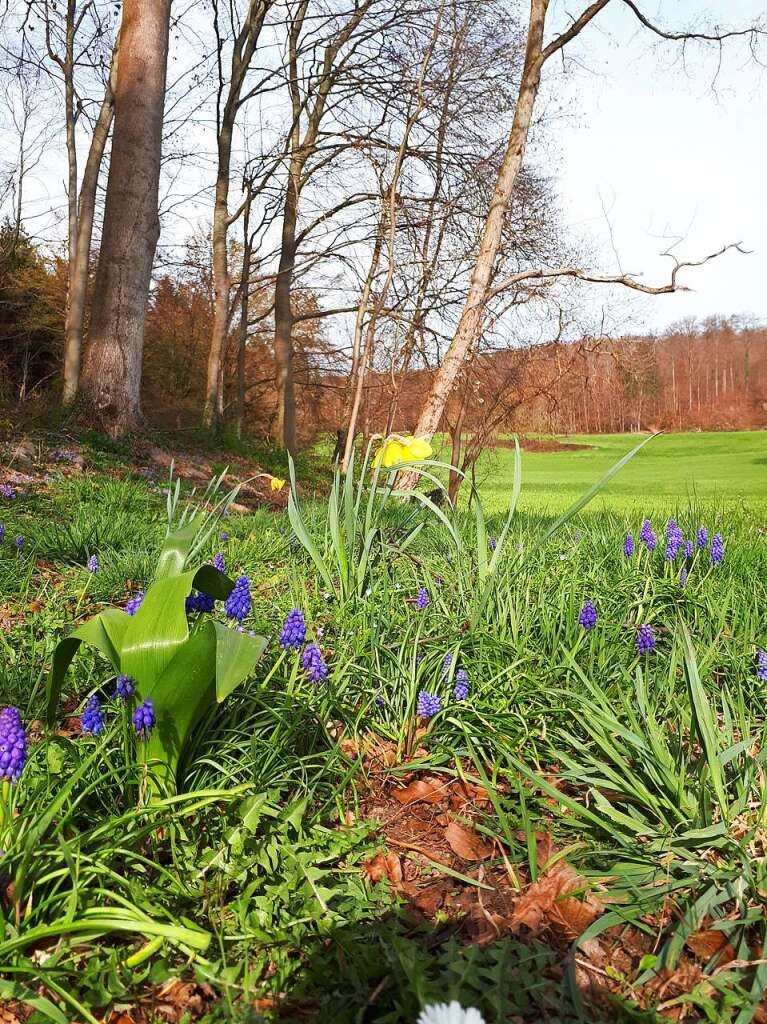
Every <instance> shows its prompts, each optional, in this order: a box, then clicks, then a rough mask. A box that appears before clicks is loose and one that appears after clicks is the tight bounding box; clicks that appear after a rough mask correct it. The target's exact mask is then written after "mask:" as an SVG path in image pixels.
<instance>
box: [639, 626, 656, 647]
mask: <svg viewBox="0 0 767 1024" xmlns="http://www.w3.org/2000/svg"><path fill="white" fill-rule="evenodd" d="M635 643H636V647H637V650H638V651H639V653H640V654H649V653H650V651H654V650H655V631H654V630H653V628H652V626H647V625H645V626H640V627H639V629H638V631H637V637H636V641H635Z"/></svg>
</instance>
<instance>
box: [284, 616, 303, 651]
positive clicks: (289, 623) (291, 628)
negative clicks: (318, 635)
mask: <svg viewBox="0 0 767 1024" xmlns="http://www.w3.org/2000/svg"><path fill="white" fill-rule="evenodd" d="M305 643H306V622H305V621H304V617H303V615H302V614H301V612H300V610H299V609H298V608H293V610H292V611H289V612H288V614H287V617H286V619H285V621H284V623H283V624H282V632H281V633H280V647H283V648H284V649H285V650H286V651H287V650H288V648H289V647H292V648H294V650H296V651H297V650H298V649H299V648H300V647H303V646H304V644H305Z"/></svg>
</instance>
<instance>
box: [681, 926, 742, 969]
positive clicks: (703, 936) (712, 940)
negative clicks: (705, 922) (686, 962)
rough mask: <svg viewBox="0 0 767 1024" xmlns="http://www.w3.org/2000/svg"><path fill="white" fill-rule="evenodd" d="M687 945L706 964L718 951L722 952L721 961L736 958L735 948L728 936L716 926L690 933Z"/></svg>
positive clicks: (724, 961) (725, 961)
mask: <svg viewBox="0 0 767 1024" xmlns="http://www.w3.org/2000/svg"><path fill="white" fill-rule="evenodd" d="M686 945H687V947H688V949H691V950H692V952H693V953H694V954H695V955H696V956H697V958H698V959H699V960H700V961H702V962H703V963H704V964H707V963H708V962H709V960H711V959H712V958H713V957H715V956H716V955H717V953H721V956H720V957H719V962H720V963H723V964H724V963H727V962H728V961H729V960H734V959H735V950H734V949H733V947H732V946H731V945H730V944H729V942H728V941H727V936H726V935H725V934H724V932H720V931H717V930H716V929H714V928H703V929H701V930H700V931H697V932H694V933H693V934H692V935H688V936H687V941H686Z"/></svg>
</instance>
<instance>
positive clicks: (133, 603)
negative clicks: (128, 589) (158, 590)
mask: <svg viewBox="0 0 767 1024" xmlns="http://www.w3.org/2000/svg"><path fill="white" fill-rule="evenodd" d="M143 600H144V591H143V590H139V592H138V594H136V596H135V597H131V598H129V599H128V602H127V604H126V605H125V610H126V612H127V613H128V615H135V614H136V612H137V611H138V610H139V608H140V607H141V602H142V601H143Z"/></svg>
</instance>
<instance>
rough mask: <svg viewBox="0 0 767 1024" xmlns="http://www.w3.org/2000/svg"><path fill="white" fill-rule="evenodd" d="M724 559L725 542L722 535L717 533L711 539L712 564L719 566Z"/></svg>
mask: <svg viewBox="0 0 767 1024" xmlns="http://www.w3.org/2000/svg"><path fill="white" fill-rule="evenodd" d="M723 558H724V541H723V540H722V535H721V533H715V534H714V536H713V537H712V538H711V564H712V565H718V564H719V563H720V562H721V561H722V559H723Z"/></svg>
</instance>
